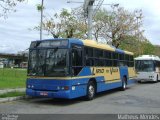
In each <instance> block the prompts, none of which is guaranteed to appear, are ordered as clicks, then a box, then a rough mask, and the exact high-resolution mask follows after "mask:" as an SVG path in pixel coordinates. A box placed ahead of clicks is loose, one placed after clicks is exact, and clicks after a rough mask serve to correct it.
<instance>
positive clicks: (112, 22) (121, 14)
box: [93, 6, 143, 48]
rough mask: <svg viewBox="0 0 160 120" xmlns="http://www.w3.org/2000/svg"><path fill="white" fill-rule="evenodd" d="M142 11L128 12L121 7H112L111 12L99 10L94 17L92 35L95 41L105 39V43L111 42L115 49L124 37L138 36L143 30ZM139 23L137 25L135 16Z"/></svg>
mask: <svg viewBox="0 0 160 120" xmlns="http://www.w3.org/2000/svg"><path fill="white" fill-rule="evenodd" d="M141 12H142V11H134V12H129V11H127V10H125V9H124V8H122V7H118V8H116V9H115V7H114V6H113V7H112V10H111V11H107V10H106V9H101V10H99V11H98V12H97V14H96V15H95V18H94V20H95V25H94V28H93V29H94V35H95V38H96V40H97V39H98V36H97V35H99V37H102V38H105V39H106V41H107V42H111V43H112V45H113V46H115V47H116V48H117V47H118V46H119V45H120V43H121V42H122V41H123V39H125V36H127V35H131V36H137V35H138V36H140V35H142V32H143V30H140V27H141V26H142V13H141ZM136 14H138V15H139V16H138V18H139V21H138V23H137V19H136V18H137V16H136Z"/></svg>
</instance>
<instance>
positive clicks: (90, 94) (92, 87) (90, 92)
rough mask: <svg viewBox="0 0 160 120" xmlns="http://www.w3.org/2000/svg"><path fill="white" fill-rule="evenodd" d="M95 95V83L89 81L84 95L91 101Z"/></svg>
mask: <svg viewBox="0 0 160 120" xmlns="http://www.w3.org/2000/svg"><path fill="white" fill-rule="evenodd" d="M95 93H96V87H95V83H94V82H93V81H89V82H88V85H87V95H86V98H87V100H93V98H94V97H95Z"/></svg>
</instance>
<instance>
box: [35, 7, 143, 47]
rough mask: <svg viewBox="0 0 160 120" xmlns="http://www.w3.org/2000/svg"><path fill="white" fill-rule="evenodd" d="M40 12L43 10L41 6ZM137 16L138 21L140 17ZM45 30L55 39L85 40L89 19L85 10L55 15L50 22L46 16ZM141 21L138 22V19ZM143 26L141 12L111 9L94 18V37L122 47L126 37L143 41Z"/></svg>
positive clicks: (98, 13)
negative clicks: (71, 38)
mask: <svg viewBox="0 0 160 120" xmlns="http://www.w3.org/2000/svg"><path fill="white" fill-rule="evenodd" d="M37 9H38V10H41V9H42V7H41V6H40V5H39V7H37ZM137 16H138V17H137ZM44 18H45V20H44V22H43V29H44V30H45V31H47V32H48V34H51V35H52V36H53V37H76V38H86V35H87V18H86V17H85V16H84V10H83V8H82V7H78V8H75V9H72V10H71V12H69V11H68V10H66V9H62V11H61V12H60V13H59V14H58V13H56V14H54V16H53V17H49V19H48V18H47V17H46V16H44ZM136 18H138V19H139V21H137V19H136ZM141 26H142V11H137V10H136V11H133V12H129V11H127V10H125V9H124V8H122V7H118V8H115V7H112V10H111V11H107V10H106V9H100V10H99V11H98V12H97V14H96V15H95V16H94V18H93V27H92V30H93V36H94V38H95V40H97V41H98V40H99V39H100V38H103V39H105V40H106V41H107V42H111V43H112V45H113V46H115V47H119V45H120V44H121V42H122V41H123V40H124V39H125V37H126V36H135V37H136V38H137V36H138V40H139V41H143V40H144V38H145V37H144V36H143V30H140V28H141ZM36 29H38V30H39V27H36Z"/></svg>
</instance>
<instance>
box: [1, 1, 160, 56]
mask: <svg viewBox="0 0 160 120" xmlns="http://www.w3.org/2000/svg"><path fill="white" fill-rule="evenodd" d="M74 1H77V2H79V1H81V2H84V0H74ZM40 3H41V0H28V2H24V3H20V4H18V5H17V6H16V8H15V9H16V10H17V11H16V12H14V13H13V12H12V13H10V14H9V15H8V18H7V19H4V18H2V17H1V18H0V53H17V52H19V51H24V50H26V49H28V48H29V45H30V42H31V41H34V40H38V39H39V38H40V37H39V36H40V35H39V31H35V30H31V29H33V28H34V27H35V26H37V25H38V24H39V23H40V12H38V11H37V10H36V5H37V4H40ZM103 3H104V4H116V3H118V4H119V5H120V6H121V7H124V8H125V9H127V10H129V11H131V12H132V11H134V10H135V9H142V11H143V16H144V18H143V29H145V32H144V35H145V36H146V37H147V39H149V40H150V42H151V43H152V44H154V45H160V7H159V5H160V0H104V2H103ZM82 4H83V3H67V0H44V5H45V11H44V15H50V16H52V15H53V14H54V13H55V12H59V11H60V10H61V9H62V8H65V9H71V8H75V7H78V6H80V5H82ZM103 7H104V8H106V9H110V8H109V7H110V6H108V5H105V6H104V5H103ZM0 12H1V11H0ZM47 38H52V36H48V35H47V34H46V33H44V32H43V39H47Z"/></svg>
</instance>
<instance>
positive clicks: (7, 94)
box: [0, 92, 25, 98]
mask: <svg viewBox="0 0 160 120" xmlns="http://www.w3.org/2000/svg"><path fill="white" fill-rule="evenodd" d="M24 95H25V93H24V92H8V93H5V94H1V95H0V98H6V97H17V96H24Z"/></svg>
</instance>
